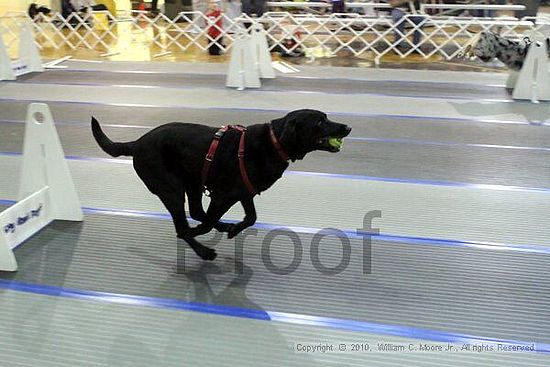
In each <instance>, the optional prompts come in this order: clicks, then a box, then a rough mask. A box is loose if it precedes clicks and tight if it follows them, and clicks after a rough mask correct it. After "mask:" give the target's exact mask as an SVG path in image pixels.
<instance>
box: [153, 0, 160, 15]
mask: <svg viewBox="0 0 550 367" xmlns="http://www.w3.org/2000/svg"><path fill="white" fill-rule="evenodd" d="M158 6H159V0H151V14H153V15H157V14H158V13H159V8H158Z"/></svg>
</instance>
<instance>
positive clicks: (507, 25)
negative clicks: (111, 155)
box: [0, 11, 550, 63]
mask: <svg viewBox="0 0 550 367" xmlns="http://www.w3.org/2000/svg"><path fill="white" fill-rule="evenodd" d="M421 16H422V17H423V18H422V21H421V23H420V24H415V22H414V20H418V15H417V16H416V17H417V18H416V19H414V18H413V17H414V16H406V17H405V18H404V20H403V21H404V22H405V25H406V26H405V31H404V34H402V35H401V36H402V37H403V38H400V39H398V40H397V41H401V42H396V40H395V33H396V28H397V27H396V24H394V22H393V21H392V19H391V18H390V17H388V16H380V17H369V16H364V15H360V14H354V13H348V14H329V15H315V14H290V13H288V12H268V13H265V14H264V15H263V16H262V17H261V18H250V17H248V16H246V15H244V14H243V15H241V16H240V17H238V18H236V19H231V18H228V17H227V16H225V15H223V14H222V15H221V16H220V18H218V19H214V20H212V19H209V18H208V17H207V16H205V15H204V14H203V13H201V12H183V13H180V14H179V15H178V16H177V17H176V18H175V19H169V18H168V17H166V16H165V15H163V14H159V15H158V16H156V17H154V18H150V17H149V16H148V15H147V14H146V13H145V12H139V11H134V12H129V13H125V14H117V17H116V18H115V17H113V16H111V15H110V14H109V13H108V12H94V13H93V14H88V15H83V16H80V15H78V14H72V15H71V16H69V17H68V18H63V17H62V16H61V15H60V14H54V15H53V16H51V17H46V16H39V18H37V19H35V21H34V22H33V27H34V35H35V40H36V42H37V45H38V47H39V48H40V49H47V48H54V49H61V48H64V49H67V50H69V51H70V50H77V49H82V48H84V49H89V50H97V51H100V52H102V53H103V54H106V55H107V54H113V53H116V52H123V51H124V48H127V47H133V48H140V47H141V48H142V49H143V50H144V51H146V52H150V53H152V54H153V55H164V54H166V53H169V52H185V51H187V50H190V49H195V50H196V49H200V50H204V51H206V50H207V49H208V47H209V46H210V45H212V44H214V43H217V44H218V45H219V46H220V48H221V49H222V50H224V51H227V50H228V49H230V48H231V45H232V42H233V39H234V34H236V33H238V32H239V31H240V30H243V29H244V28H245V24H246V23H257V22H259V23H261V24H263V26H264V27H265V29H266V30H267V34H268V40H269V43H270V48H271V49H274V48H278V49H280V50H281V49H282V50H284V51H286V52H289V51H293V50H295V49H296V48H298V47H304V48H306V49H308V50H312V49H313V50H315V49H319V48H322V49H323V55H324V56H334V55H337V54H342V53H345V54H347V55H349V54H352V55H355V56H366V57H371V58H372V59H374V61H375V62H376V63H379V62H380V60H381V59H382V58H383V57H384V56H387V55H390V54H397V55H398V56H400V57H402V58H404V57H407V56H409V55H411V54H413V53H415V54H416V55H417V56H416V57H418V56H420V57H422V58H429V57H432V56H439V57H442V58H443V59H445V60H450V59H452V58H454V57H456V56H457V55H458V54H459V53H460V52H461V51H462V49H463V47H464V45H465V44H466V43H467V42H468V41H470V40H471V39H472V37H473V36H474V35H475V34H477V33H478V32H480V31H483V30H493V31H498V32H499V33H500V34H502V35H504V36H505V37H510V38H520V37H522V35H523V34H525V33H526V32H527V31H530V30H536V29H539V28H540V27H541V25H542V24H548V23H550V22H548V21H547V20H543V19H537V20H536V21H535V20H534V19H522V20H518V19H515V18H478V17H476V18H473V17H441V16H429V15H421ZM23 20H24V15H23V14H9V15H7V16H4V17H2V18H0V33H1V34H2V36H3V37H4V41H5V44H6V45H7V47H8V48H9V47H11V46H14V45H15V44H16V43H15V41H16V38H17V32H16V31H15V29H18V28H19V26H20V23H21V22H22V21H23ZM218 20H221V21H222V23H223V24H222V27H221V29H220V31H221V34H220V35H219V36H217V37H216V38H212V37H211V36H210V35H209V33H208V32H209V29H211V28H218V26H217V21H218ZM415 31H417V32H420V34H421V36H422V37H421V41H420V42H419V43H418V44H413V43H412V35H413V33H414V32H415ZM397 32H398V31H397ZM296 33H299V34H300V35H301V36H300V37H297V36H296ZM290 37H295V38H296V41H297V43H296V44H295V45H294V46H292V47H290V48H289V47H287V46H286V45H285V42H284V41H285V39H287V38H290ZM222 39H223V41H222ZM398 43H400V45H398ZM403 45H405V46H408V47H405V48H403ZM398 46H399V47H398Z"/></svg>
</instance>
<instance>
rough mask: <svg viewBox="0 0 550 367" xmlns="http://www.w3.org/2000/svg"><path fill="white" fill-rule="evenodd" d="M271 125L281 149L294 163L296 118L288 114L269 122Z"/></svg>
mask: <svg viewBox="0 0 550 367" xmlns="http://www.w3.org/2000/svg"><path fill="white" fill-rule="evenodd" d="M271 125H272V126H273V127H274V128H275V131H276V132H277V133H278V134H277V135H278V136H279V141H280V142H281V145H282V146H283V149H284V150H285V151H286V153H287V154H288V155H289V157H290V159H291V160H292V161H293V162H294V161H295V158H293V153H294V152H295V147H296V118H295V116H294V114H292V113H290V114H288V115H286V116H285V117H282V118H280V119H276V120H273V121H271Z"/></svg>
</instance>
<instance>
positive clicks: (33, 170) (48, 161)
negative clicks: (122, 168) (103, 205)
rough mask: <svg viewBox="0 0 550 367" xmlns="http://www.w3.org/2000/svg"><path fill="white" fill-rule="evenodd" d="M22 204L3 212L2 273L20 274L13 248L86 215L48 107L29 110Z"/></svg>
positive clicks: (40, 105)
mask: <svg viewBox="0 0 550 367" xmlns="http://www.w3.org/2000/svg"><path fill="white" fill-rule="evenodd" d="M22 160H23V163H22V169H21V180H20V183H19V201H18V202H17V203H16V204H14V205H13V206H11V207H10V208H8V209H6V210H5V211H3V212H2V213H0V271H16V270H17V261H16V259H15V256H14V254H13V249H14V248H16V247H17V246H19V245H20V244H22V243H23V242H24V241H25V240H27V239H28V238H29V237H31V236H32V235H34V234H35V233H36V232H38V231H40V230H41V229H42V228H44V227H45V226H46V225H48V224H49V223H50V222H52V221H54V220H70V221H82V220H83V218H84V215H83V213H82V209H81V207H80V201H79V199H78V195H77V193H76V188H75V185H74V183H73V180H72V177H71V174H70V172H69V167H68V165H67V161H66V160H65V155H64V153H63V149H62V147H61V143H60V141H59V137H58V135H57V131H56V129H55V126H54V123H53V118H52V115H51V113H50V110H49V108H48V105H46V104H43V103H33V104H30V105H29V108H28V110H27V121H26V127H25V141H24V146H23V159H22Z"/></svg>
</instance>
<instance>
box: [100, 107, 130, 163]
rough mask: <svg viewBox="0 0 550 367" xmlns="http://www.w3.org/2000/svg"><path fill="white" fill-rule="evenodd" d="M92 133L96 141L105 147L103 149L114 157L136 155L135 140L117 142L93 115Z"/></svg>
mask: <svg viewBox="0 0 550 367" xmlns="http://www.w3.org/2000/svg"><path fill="white" fill-rule="evenodd" d="M92 133H93V134H94V138H95V141H97V144H99V146H100V147H101V149H103V151H104V152H105V153H107V154H109V155H111V156H113V157H118V156H120V155H127V156H132V155H134V144H135V142H133V141H132V142H128V143H115V142H113V141H112V140H111V139H109V138H108V137H107V135H105V133H104V132H103V130H101V127H100V126H99V122H98V121H97V120H96V119H95V117H92Z"/></svg>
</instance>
